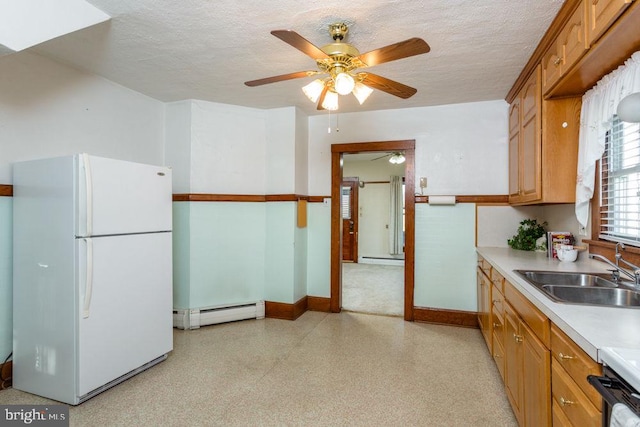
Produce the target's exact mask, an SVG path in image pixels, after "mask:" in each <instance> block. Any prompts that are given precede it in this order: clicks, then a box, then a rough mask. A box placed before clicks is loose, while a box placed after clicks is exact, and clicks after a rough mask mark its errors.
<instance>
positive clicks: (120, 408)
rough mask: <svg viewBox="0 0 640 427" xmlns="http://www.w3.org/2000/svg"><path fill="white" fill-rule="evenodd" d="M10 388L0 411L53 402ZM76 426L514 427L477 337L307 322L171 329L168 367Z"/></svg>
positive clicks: (115, 394) (353, 319)
mask: <svg viewBox="0 0 640 427" xmlns="http://www.w3.org/2000/svg"><path fill="white" fill-rule="evenodd" d="M52 403H53V402H51V401H49V400H47V399H44V398H41V397H38V396H33V395H30V394H27V393H23V392H20V391H18V390H15V389H9V390H5V391H0V405H6V404H52ZM70 424H71V426H285V425H286V426H425V427H429V426H438V427H440V426H482V427H484V426H516V425H517V424H516V421H515V419H514V416H513V413H512V411H511V408H510V406H509V403H508V400H507V397H506V395H505V392H504V387H503V384H502V381H501V379H500V375H499V373H498V371H497V369H496V367H495V365H494V363H493V360H492V358H491V357H490V355H489V352H488V351H487V348H486V346H485V344H484V341H483V339H482V337H481V334H480V331H479V330H477V329H467V328H457V327H451V326H439V325H428V324H420V323H411V322H405V321H404V320H402V319H400V318H396V317H389V316H372V315H364V314H357V313H340V314H328V313H318V312H307V313H305V314H304V315H302V316H301V317H300V318H299V319H298V320H296V321H293V322H292V321H287V320H276V319H264V320H247V321H242V322H235V323H228V324H224V325H216V326H207V327H204V328H201V329H198V330H193V331H181V330H174V351H173V352H172V353H171V354H170V356H169V358H168V359H167V360H166V361H164V362H162V363H160V364H159V365H157V366H155V367H153V368H151V369H150V370H148V371H146V372H143V373H142V374H140V375H138V376H136V377H134V378H132V379H130V380H128V381H126V382H124V383H122V384H120V385H118V386H116V387H114V388H112V389H110V390H108V391H106V392H104V393H102V394H100V395H98V396H96V397H94V398H93V399H91V400H89V401H87V402H85V403H83V404H81V405H79V406H77V407H71V408H70Z"/></svg>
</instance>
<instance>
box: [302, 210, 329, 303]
mask: <svg viewBox="0 0 640 427" xmlns="http://www.w3.org/2000/svg"><path fill="white" fill-rule="evenodd" d="M307 208H308V211H307V294H308V295H310V296H315V297H324V298H329V297H330V296H331V205H330V204H329V203H327V204H325V203H309V204H307Z"/></svg>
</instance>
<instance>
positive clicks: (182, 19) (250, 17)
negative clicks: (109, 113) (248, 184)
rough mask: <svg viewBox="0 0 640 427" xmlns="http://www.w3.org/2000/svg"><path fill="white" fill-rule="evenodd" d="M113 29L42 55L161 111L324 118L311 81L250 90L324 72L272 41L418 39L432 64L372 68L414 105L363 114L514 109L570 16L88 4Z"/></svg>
mask: <svg viewBox="0 0 640 427" xmlns="http://www.w3.org/2000/svg"><path fill="white" fill-rule="evenodd" d="M88 1H89V3H91V4H93V5H94V6H96V7H97V8H99V9H101V10H103V11H104V12H106V13H107V14H109V15H110V16H111V17H112V19H111V20H110V21H108V22H105V23H102V24H98V25H96V26H93V27H91V28H87V29H84V30H80V31H76V32H74V33H71V34H68V35H65V36H62V37H59V38H57V39H54V40H51V41H48V42H45V43H43V44H40V45H39V46H37V47H34V48H32V49H33V50H34V51H35V52H37V53H39V54H42V55H45V56H48V57H50V58H53V59H56V60H58V61H60V62H63V63H66V64H69V65H71V66H74V67H76V68H80V69H84V70H87V71H89V72H92V73H95V74H98V75H101V76H103V77H105V78H107V79H109V80H112V81H114V82H116V83H118V84H121V85H123V86H125V87H128V88H131V89H133V90H135V91H138V92H141V93H143V94H146V95H148V96H150V97H153V98H156V99H158V100H161V101H165V102H170V101H179V100H184V99H202V100H207V101H213V102H220V103H226V104H236V105H243V106H248V107H255V108H276V107H284V106H292V105H295V106H298V107H300V108H301V109H302V110H303V111H305V112H306V113H307V114H318V113H319V112H318V111H317V110H316V109H315V105H314V104H312V103H311V102H310V101H309V100H308V99H307V98H306V97H305V96H304V94H303V93H302V91H301V90H300V88H301V87H302V86H303V85H304V84H306V83H307V82H309V81H310V80H311V79H312V78H304V79H298V80H290V81H285V82H279V83H273V84H270V85H265V86H260V87H253V88H250V87H246V86H245V85H244V84H243V83H244V82H245V81H248V80H255V79H259V78H263V77H269V76H273V75H279V74H285V73H290V72H294V71H304V70H315V69H316V65H315V61H313V60H312V59H311V58H309V57H307V56H306V55H304V54H303V53H302V52H300V51H298V50H296V49H294V48H293V47H291V46H290V45H288V44H286V43H284V42H283V41H281V40H279V39H277V38H276V37H274V36H272V35H271V34H270V31H271V30H275V29H291V30H294V31H296V32H297V33H299V34H300V35H302V36H303V37H305V38H306V39H307V40H309V41H310V42H312V43H313V44H315V45H316V46H319V47H321V46H323V45H325V44H327V43H329V42H331V41H332V40H331V39H330V37H329V34H328V32H327V25H328V24H330V23H333V22H339V21H344V22H347V23H349V24H350V32H349V37H348V40H347V41H349V42H350V43H352V44H354V45H355V46H356V47H357V48H358V49H359V50H360V52H367V51H370V50H373V49H377V48H380V47H383V46H386V45H389V44H392V43H396V42H398V41H402V40H405V39H408V38H411V37H420V38H423V39H424V40H425V41H426V42H427V43H428V44H429V45H430V46H431V52H429V53H427V54H424V55H419V56H414V57H411V58H405V59H401V60H398V61H393V62H390V63H386V64H382V65H378V66H375V67H371V68H370V70H371V72H373V73H376V74H379V75H382V76H384V77H387V78H390V79H392V80H396V81H398V82H401V83H404V84H407V85H409V86H412V87H415V88H416V89H417V90H418V92H417V94H416V95H414V96H413V97H411V98H409V99H406V100H403V99H400V98H397V97H394V96H392V95H389V94H387V93H384V92H380V91H374V93H373V94H372V95H371V97H370V98H369V99H368V100H367V101H366V102H365V104H364V105H362V106H360V105H358V104H357V101H356V100H355V99H354V98H353V96H351V95H349V96H342V97H340V111H341V112H349V111H362V110H380V109H389V108H406V107H418V106H428V105H441V104H453V103H461V102H472V101H481V100H489V99H501V98H504V97H505V95H506V93H507V91H508V90H509V89H510V87H511V85H512V84H513V82H514V81H515V79H516V78H517V77H518V74H519V73H520V71H521V70H522V68H523V66H524V65H525V63H526V62H527V60H528V58H529V56H530V55H531V53H532V52H533V50H534V49H535V47H536V45H537V43H538V42H539V40H540V38H541V37H542V35H543V34H544V32H545V30H546V28H548V26H549V24H550V23H551V21H552V19H553V17H554V16H555V15H556V13H557V11H558V9H559V8H560V6H561V5H562V1H561V0H483V1H480V0H475V1H474V0H414V1H408V0H397V1H390V0H352V1H350V2H344V1H336V0H326V1H323V2H317V1H308V0H304V1H301V0H275V1H270V2H267V1H259V2H258V1H253V0H251V1H242V2H239V1H237V0H181V1H175V0H136V1H131V0H88Z"/></svg>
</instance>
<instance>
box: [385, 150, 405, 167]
mask: <svg viewBox="0 0 640 427" xmlns="http://www.w3.org/2000/svg"><path fill="white" fill-rule="evenodd" d="M405 160H406V158H405V157H404V154H402V153H394V154H393V156H391V157H389V163H393V164H394V165H399V164H401V163H404V161H405Z"/></svg>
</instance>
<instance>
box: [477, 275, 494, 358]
mask: <svg viewBox="0 0 640 427" xmlns="http://www.w3.org/2000/svg"><path fill="white" fill-rule="evenodd" d="M490 310H491V282H490V281H489V278H488V277H487V276H486V275H485V274H484V272H483V271H482V270H481V269H480V268H478V323H480V331H481V332H482V336H483V337H484V340H485V342H486V343H487V347H489V352H491V350H492V348H491V347H492V338H491V323H490V322H491V315H490Z"/></svg>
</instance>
